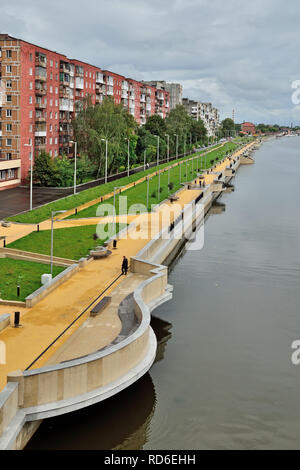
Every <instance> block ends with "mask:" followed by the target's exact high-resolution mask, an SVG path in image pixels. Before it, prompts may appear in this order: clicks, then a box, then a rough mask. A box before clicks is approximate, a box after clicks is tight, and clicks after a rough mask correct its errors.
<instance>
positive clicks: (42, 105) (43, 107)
mask: <svg viewBox="0 0 300 470" xmlns="http://www.w3.org/2000/svg"><path fill="white" fill-rule="evenodd" d="M46 107H47V106H46V104H45V103H41V102H39V101H37V102H36V103H35V109H46Z"/></svg>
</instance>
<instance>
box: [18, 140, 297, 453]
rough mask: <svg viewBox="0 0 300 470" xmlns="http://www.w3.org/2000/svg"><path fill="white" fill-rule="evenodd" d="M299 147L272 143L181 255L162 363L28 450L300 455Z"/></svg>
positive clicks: (163, 311) (51, 423)
mask: <svg viewBox="0 0 300 470" xmlns="http://www.w3.org/2000/svg"><path fill="white" fill-rule="evenodd" d="M299 144H300V139H299V138H298V137H286V138H282V139H277V140H271V141H269V142H266V143H265V144H264V145H263V146H262V147H261V149H260V150H259V151H257V152H256V153H255V156H254V157H255V161H256V163H255V165H251V166H242V167H241V168H240V169H239V170H238V173H237V176H236V178H235V180H234V183H233V184H234V185H235V191H234V192H232V193H230V194H224V195H223V196H222V198H220V199H219V202H220V203H222V204H224V205H225V206H223V208H225V211H222V206H221V205H219V206H218V209H221V210H220V211H219V212H220V213H219V214H217V213H216V212H218V210H216V209H215V210H214V212H215V213H214V214H213V215H211V216H210V217H209V218H208V220H207V222H206V225H205V244H204V248H203V249H202V250H201V251H198V252H195V251H186V250H184V251H183V252H182V253H181V255H180V256H179V258H178V259H177V260H176V261H175V262H174V264H173V266H172V269H171V273H170V278H169V282H170V284H172V285H173V286H174V297H173V300H172V301H170V302H168V303H166V304H164V305H163V306H161V307H160V308H159V309H157V310H156V311H155V312H154V315H155V317H154V318H153V321H152V325H153V328H154V330H155V332H156V334H157V336H158V339H159V348H158V355H157V361H156V363H155V364H154V365H153V367H152V369H151V370H150V373H149V374H147V375H146V376H145V377H144V378H142V379H141V380H140V381H139V382H138V383H137V384H135V385H133V386H132V387H130V388H129V389H127V390H125V391H124V392H122V393H121V394H119V395H118V396H116V397H114V398H112V399H110V400H108V401H106V402H105V403H102V404H99V405H97V406H93V407H91V408H89V409H86V410H82V411H80V412H77V413H74V414H72V415H68V416H64V417H60V418H57V419H51V420H48V421H44V423H43V424H42V426H41V427H40V429H39V431H38V432H37V433H36V435H35V436H34V437H33V439H32V440H31V442H30V443H29V445H28V446H27V449H147V450H154V449H156V450H160V449H170V450H172V449H174V450H175V449H278V448H280V449H296V448H299V446H300V406H299V404H298V400H299V386H300V366H295V365H293V364H292V362H291V355H292V349H291V344H292V342H293V341H295V340H297V339H300V289H299V281H300V219H299V201H300V154H299Z"/></svg>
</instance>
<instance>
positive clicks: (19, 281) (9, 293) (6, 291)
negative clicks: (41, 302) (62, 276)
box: [0, 258, 66, 302]
mask: <svg viewBox="0 0 300 470" xmlns="http://www.w3.org/2000/svg"><path fill="white" fill-rule="evenodd" d="M65 269H66V268H64V267H57V266H53V276H57V275H58V274H59V273H61V272H62V271H64V270H65ZM49 271H50V266H48V265H46V264H40V263H34V262H31V261H19V260H14V259H10V258H0V298H1V299H3V300H20V301H21V302H23V301H24V300H25V298H26V297H27V296H28V295H30V294H32V293H33V292H34V291H36V290H37V289H39V288H40V287H41V285H42V284H41V276H42V274H45V273H48V272H49ZM17 285H20V287H21V289H20V297H19V298H18V296H17Z"/></svg>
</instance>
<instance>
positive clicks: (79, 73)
mask: <svg viewBox="0 0 300 470" xmlns="http://www.w3.org/2000/svg"><path fill="white" fill-rule="evenodd" d="M75 77H80V78H84V70H83V68H82V67H77V66H76V69H75Z"/></svg>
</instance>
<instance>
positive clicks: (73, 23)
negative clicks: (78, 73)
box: [0, 0, 300, 124]
mask: <svg viewBox="0 0 300 470" xmlns="http://www.w3.org/2000/svg"><path fill="white" fill-rule="evenodd" d="M299 18H300V2H299V0H288V1H285V2H283V1H282V0H251V1H249V2H241V1H240V0H227V1H226V2H225V1H224V0H151V1H149V0H147V1H146V0H87V1H84V0H51V1H50V0H11V1H10V2H8V1H7V0H5V1H4V0H0V31H1V32H3V33H9V34H11V35H14V36H17V37H19V38H21V39H24V40H27V41H29V42H33V43H35V44H38V45H41V46H44V47H46V48H48V49H53V50H56V51H58V52H61V53H64V54H66V55H67V56H68V57H70V58H77V59H81V60H84V61H87V62H89V63H91V64H94V65H97V66H99V67H102V68H104V69H110V70H112V71H114V72H117V73H120V74H122V75H125V76H127V77H132V78H136V79H149V80H151V79H152V80H153V79H164V80H167V81H175V82H180V83H182V85H183V87H184V96H185V97H189V98H193V99H196V100H199V101H211V102H212V103H213V104H214V105H215V106H216V107H218V108H219V109H220V111H221V117H222V119H223V118H225V117H231V116H232V110H233V109H235V114H236V122H242V121H243V120H247V121H248V120H250V121H253V122H255V123H258V122H268V123H278V124H290V123H291V122H294V123H295V124H300V106H295V105H294V104H293V103H292V100H291V97H292V93H293V90H292V87H291V85H292V82H293V80H300V65H299V62H300V61H299V56H300V47H299V46H300V32H299Z"/></svg>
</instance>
